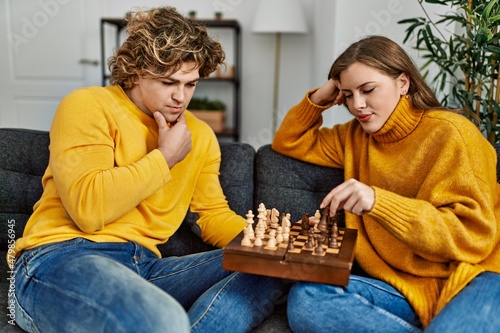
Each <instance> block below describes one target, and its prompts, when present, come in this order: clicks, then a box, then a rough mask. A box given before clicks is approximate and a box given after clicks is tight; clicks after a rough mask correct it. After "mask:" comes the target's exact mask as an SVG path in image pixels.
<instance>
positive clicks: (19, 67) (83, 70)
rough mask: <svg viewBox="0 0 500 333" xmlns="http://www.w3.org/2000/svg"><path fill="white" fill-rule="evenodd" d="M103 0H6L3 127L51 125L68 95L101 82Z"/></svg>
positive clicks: (2, 9)
mask: <svg viewBox="0 0 500 333" xmlns="http://www.w3.org/2000/svg"><path fill="white" fill-rule="evenodd" d="M100 13H101V8H100V5H99V1H98V0H0V127H18V128H30V129H39V130H48V129H49V128H50V124H51V122H52V118H53V115H54V112H55V110H56V108H57V106H58V104H59V102H60V100H61V98H62V97H63V96H65V95H66V94H68V93H69V92H71V91H72V90H74V89H76V88H78V87H83V86H89V85H100V84H101V78H100V63H99V62H100V41H99V36H100V34H99V31H100V30H99V29H100V28H99V27H100V23H99V22H100V21H99V19H100V16H101V15H100Z"/></svg>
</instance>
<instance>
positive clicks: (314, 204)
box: [254, 145, 345, 226]
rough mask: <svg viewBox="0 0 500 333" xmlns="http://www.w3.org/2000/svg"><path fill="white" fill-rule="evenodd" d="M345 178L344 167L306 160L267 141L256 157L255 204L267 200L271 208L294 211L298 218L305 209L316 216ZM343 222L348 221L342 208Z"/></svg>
mask: <svg viewBox="0 0 500 333" xmlns="http://www.w3.org/2000/svg"><path fill="white" fill-rule="evenodd" d="M343 180H344V170H343V169H335V168H327V167H321V166H317V165H313V164H310V163H306V162H302V161H299V160H296V159H293V158H290V157H286V156H284V155H281V154H279V153H276V152H274V151H273V150H272V149H271V146H270V145H265V146H262V147H261V148H259V150H258V151H257V155H256V158H255V184H256V188H255V201H254V207H258V205H259V204H260V203H263V204H264V205H265V206H266V208H268V209H270V208H276V209H277V210H278V211H279V212H280V213H290V215H291V218H292V221H293V222H296V221H299V220H300V219H301V217H302V214H304V213H309V214H310V215H311V216H312V215H313V214H314V213H315V211H316V209H319V205H320V203H321V201H322V200H323V198H324V197H325V196H326V195H327V194H328V193H329V192H330V191H331V190H332V189H333V188H334V187H335V186H337V185H338V184H340V183H342V182H343ZM254 209H256V208H254ZM340 224H341V225H340V226H343V225H345V222H344V214H343V212H340Z"/></svg>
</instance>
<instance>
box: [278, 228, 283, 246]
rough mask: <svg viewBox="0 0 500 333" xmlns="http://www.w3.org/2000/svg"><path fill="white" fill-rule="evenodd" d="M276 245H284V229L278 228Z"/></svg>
mask: <svg viewBox="0 0 500 333" xmlns="http://www.w3.org/2000/svg"><path fill="white" fill-rule="evenodd" d="M276 243H283V228H282V227H278V229H277V232H276Z"/></svg>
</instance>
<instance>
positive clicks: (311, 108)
mask: <svg viewBox="0 0 500 333" xmlns="http://www.w3.org/2000/svg"><path fill="white" fill-rule="evenodd" d="M314 91H315V90H313V91H310V92H308V93H307V94H306V96H305V97H304V99H302V101H301V102H300V103H299V104H297V105H295V106H294V107H292V108H291V109H290V110H289V112H288V113H287V115H286V116H285V118H284V119H283V122H282V124H281V126H280V128H279V129H278V131H277V132H276V135H275V137H274V140H273V143H272V148H273V150H275V151H276V152H278V153H281V154H283V155H286V156H289V157H293V158H296V159H300V160H303V161H305V162H309V163H313V164H317V165H322V166H328V167H343V159H344V158H343V146H344V145H343V140H344V139H343V138H344V137H345V132H344V129H345V126H335V127H334V128H332V129H330V128H324V127H321V125H322V124H323V118H322V112H323V111H325V110H327V109H329V108H330V107H331V106H332V105H326V106H319V105H316V104H314V103H313V102H311V100H310V99H309V96H310V95H311V94H312V93H313V92H314Z"/></svg>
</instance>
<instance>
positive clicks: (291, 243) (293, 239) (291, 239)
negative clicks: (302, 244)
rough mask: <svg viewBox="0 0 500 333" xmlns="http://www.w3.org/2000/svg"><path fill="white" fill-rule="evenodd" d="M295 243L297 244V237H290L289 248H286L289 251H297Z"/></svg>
mask: <svg viewBox="0 0 500 333" xmlns="http://www.w3.org/2000/svg"><path fill="white" fill-rule="evenodd" d="M293 242H295V237H293V236H290V238H289V239H288V246H287V248H286V249H287V250H294V249H295V246H294V245H293Z"/></svg>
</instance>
